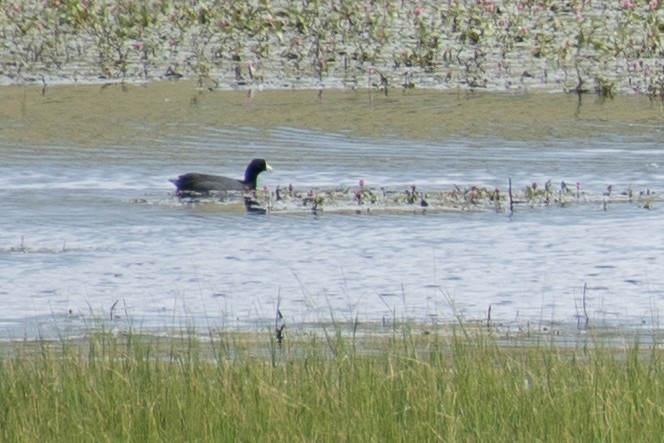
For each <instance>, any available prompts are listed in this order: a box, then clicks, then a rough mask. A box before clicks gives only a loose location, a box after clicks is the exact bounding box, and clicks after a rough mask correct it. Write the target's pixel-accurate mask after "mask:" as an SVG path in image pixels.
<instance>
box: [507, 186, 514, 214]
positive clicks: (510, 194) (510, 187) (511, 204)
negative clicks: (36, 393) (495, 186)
mask: <svg viewBox="0 0 664 443" xmlns="http://www.w3.org/2000/svg"><path fill="white" fill-rule="evenodd" d="M507 192H508V195H509V197H510V214H511V213H512V212H514V201H513V200H512V177H510V178H509V188H508V190H507Z"/></svg>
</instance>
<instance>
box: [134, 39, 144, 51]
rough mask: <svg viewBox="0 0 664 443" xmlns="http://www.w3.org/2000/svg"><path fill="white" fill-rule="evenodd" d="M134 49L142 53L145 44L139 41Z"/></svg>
mask: <svg viewBox="0 0 664 443" xmlns="http://www.w3.org/2000/svg"><path fill="white" fill-rule="evenodd" d="M134 49H135V50H137V51H141V50H142V49H143V42H142V41H141V40H137V41H136V42H135V43H134Z"/></svg>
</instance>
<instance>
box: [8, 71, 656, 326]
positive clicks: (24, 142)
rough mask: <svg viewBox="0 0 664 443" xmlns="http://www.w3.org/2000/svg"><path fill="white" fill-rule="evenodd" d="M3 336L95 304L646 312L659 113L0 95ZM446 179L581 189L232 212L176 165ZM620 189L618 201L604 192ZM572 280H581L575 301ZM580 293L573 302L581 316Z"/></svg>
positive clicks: (175, 314) (394, 179) (14, 91)
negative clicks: (548, 194)
mask: <svg viewBox="0 0 664 443" xmlns="http://www.w3.org/2000/svg"><path fill="white" fill-rule="evenodd" d="M0 94H3V96H4V101H3V103H4V106H2V109H0V112H1V113H2V117H3V120H4V121H5V126H4V127H3V128H2V130H0V159H1V163H0V198H1V200H2V211H3V217H2V218H1V219H0V226H1V229H0V267H1V269H2V286H1V287H0V296H1V297H2V301H3V309H2V315H0V337H6V338H16V337H23V336H28V337H33V336H37V335H45V336H52V335H55V334H62V333H63V331H78V330H80V328H85V327H89V326H94V325H96V324H98V323H97V322H101V321H106V320H107V319H109V318H110V317H111V316H113V318H114V321H115V323H116V324H118V325H119V324H122V325H123V326H127V325H129V324H130V325H132V326H133V327H136V328H140V329H143V330H153V329H159V330H160V329H168V328H180V327H195V328H200V329H205V328H256V327H260V328H262V327H270V325H271V324H272V322H273V321H274V320H273V319H274V313H275V309H276V306H277V303H278V300H279V303H280V310H281V312H282V313H283V315H284V317H285V321H286V322H287V324H290V325H296V324H308V323H310V322H313V323H316V322H322V321H327V320H330V319H331V318H333V319H334V320H336V321H354V320H355V319H357V320H359V321H362V322H370V323H375V324H378V325H380V324H383V323H384V322H391V321H392V320H394V319H397V320H404V319H409V320H415V321H421V322H424V323H431V322H433V323H443V322H452V321H455V320H456V319H457V318H459V317H460V318H462V319H465V320H469V321H470V320H482V321H484V320H485V319H486V318H487V315H488V312H489V308H490V310H491V313H490V315H491V320H492V321H494V322H496V323H503V324H514V325H515V327H519V326H520V325H525V324H542V323H547V324H549V323H550V322H560V323H563V324H572V325H575V324H577V322H579V321H582V322H585V318H586V315H587V317H588V318H589V321H590V322H591V324H600V323H601V324H613V325H615V324H618V325H631V326H634V327H640V326H641V325H645V326H647V327H657V326H659V312H660V309H661V308H662V307H664V274H662V269H663V268H664V231H663V230H662V229H661V228H662V226H663V222H664V212H663V211H662V208H664V203H660V202H659V199H658V197H657V196H658V194H659V193H661V192H663V191H662V188H661V184H662V181H663V179H664V172H663V170H662V168H663V167H664V145H662V140H663V139H664V138H663V135H664V134H663V133H664V126H663V122H664V117H663V113H662V108H661V104H659V103H652V102H648V101H645V100H642V99H639V98H635V97H623V98H619V99H616V100H615V101H612V102H607V103H600V102H597V101H595V100H594V99H593V98H589V99H586V101H585V102H582V103H579V102H578V100H577V98H576V97H570V96H561V95H524V96H507V95H498V94H493V95H491V94H486V95H483V96H475V95H472V94H471V95H468V94H465V93H446V94H442V93H427V92H419V93H417V94H415V93H413V94H411V95H403V96H398V97H397V96H395V97H382V96H375V97H369V96H368V94H367V92H363V91H355V92H349V91H346V92H334V91H325V92H324V94H322V96H319V95H318V94H317V93H316V91H279V92H274V91H271V92H270V91H264V92H261V91H258V92H255V93H249V92H248V91H227V92H214V93H209V92H198V91H196V90H195V89H194V88H193V87H192V86H191V85H188V84H152V85H148V86H147V87H135V86H130V87H129V90H126V89H125V90H124V91H122V90H121V89H120V87H119V86H111V87H109V88H106V89H102V88H100V87H99V86H69V87H66V88H60V89H54V90H49V91H47V92H46V94H45V95H41V94H40V91H39V89H37V88H35V89H29V88H27V89H23V88H3V89H2V90H0ZM253 157H264V158H266V159H268V161H269V162H270V164H271V165H272V166H273V168H274V171H273V172H272V173H269V174H268V173H264V174H263V175H261V177H260V184H261V185H265V186H269V187H270V188H272V189H273V188H274V187H276V186H277V185H280V186H285V185H288V184H291V183H292V184H293V185H294V186H295V187H296V188H298V189H309V188H311V187H320V188H325V187H341V188H352V187H353V186H356V185H357V182H358V180H359V178H363V179H364V180H365V182H366V186H369V187H374V188H376V189H379V188H380V187H385V188H387V189H394V190H404V189H407V188H408V187H409V186H410V184H413V183H414V184H417V186H418V189H421V190H423V191H432V192H433V191H439V190H443V191H449V190H451V189H453V188H454V186H455V185H457V186H459V187H460V188H466V187H469V186H472V185H477V186H482V187H487V188H490V189H493V188H495V187H498V188H500V189H501V190H503V191H505V190H506V189H507V186H508V180H509V179H510V178H511V180H512V182H513V186H514V188H515V190H521V189H522V188H524V187H525V186H529V185H531V183H532V182H537V183H539V184H541V185H542V186H543V184H544V183H545V182H546V181H547V180H549V179H551V180H552V182H553V183H555V184H556V186H558V183H560V181H562V180H565V181H566V182H567V183H576V182H579V183H580V186H581V187H582V189H583V190H584V192H588V195H596V196H602V194H603V193H604V192H606V189H607V186H608V185H612V187H613V193H612V194H611V195H607V196H602V197H600V198H597V199H590V200H588V199H585V200H584V199H581V200H582V201H579V200H577V201H575V200H574V199H572V201H571V202H570V204H566V205H564V206H563V205H560V204H555V203H554V204H548V205H546V204H533V205H528V204H522V205H518V206H517V207H516V209H515V211H514V213H511V214H510V213H509V211H507V210H506V208H505V207H504V206H503V207H502V208H501V209H500V210H498V211H495V210H455V211H429V212H426V211H422V210H421V209H418V208H415V209H412V210H411V209H407V210H404V211H396V212H395V211H386V212H382V213H381V212H372V213H371V214H367V213H366V211H361V215H357V214H355V213H354V212H352V211H351V212H344V211H334V210H328V211H326V210H325V208H324V207H323V210H322V211H319V212H318V214H317V215H313V214H312V213H311V211H308V210H305V209H303V210H302V211H299V212H298V211H288V212H283V213H281V212H279V211H275V212H273V213H270V214H268V215H260V216H259V215H254V214H247V213H246V212H244V211H243V210H237V209H236V208H235V207H232V206H228V205H224V204H215V203H208V204H188V203H186V202H181V201H179V200H178V199H177V198H176V197H174V195H173V187H172V185H171V184H170V183H169V182H168V179H169V178H173V177H175V176H177V175H178V174H180V173H183V172H189V171H194V170H195V171H199V172H211V173H219V174H224V175H231V176H237V177H240V176H241V175H242V172H243V170H244V166H245V165H246V163H247V161H248V160H249V159H250V158H253ZM627 189H631V190H632V191H633V193H634V195H635V196H638V195H639V193H643V194H647V193H650V194H651V196H652V198H649V197H648V196H645V197H644V196H641V197H635V198H634V199H633V200H632V201H631V202H630V201H627V200H626V199H625V198H624V197H621V192H626V190H627ZM584 285H586V286H587V287H586V290H585V295H584ZM584 302H585V311H584V306H583V305H584Z"/></svg>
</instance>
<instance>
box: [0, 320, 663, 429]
mask: <svg viewBox="0 0 664 443" xmlns="http://www.w3.org/2000/svg"><path fill="white" fill-rule="evenodd" d="M467 332H468V331H467V329H465V330H464V331H463V333H455V331H454V330H448V331H446V332H442V331H439V332H434V333H429V334H426V335H424V334H419V333H418V334H416V333H412V332H411V331H410V329H408V328H404V329H403V330H402V331H399V330H395V331H394V332H393V333H392V334H388V335H377V334H372V335H369V336H362V337H355V338H353V337H350V338H349V337H348V336H346V335H345V334H343V333H340V331H338V330H334V329H333V330H332V332H330V331H329V330H328V331H327V332H326V333H325V334H315V333H311V332H299V333H296V332H292V331H291V333H290V334H289V335H287V340H286V341H285V343H284V347H283V349H278V348H277V347H276V346H275V344H274V341H273V340H272V339H271V338H270V337H269V336H268V334H265V335H262V334H260V333H258V334H253V335H250V336H248V335H246V334H241V333H229V334H223V335H212V334H211V335H210V336H208V337H200V336H196V335H194V334H191V335H185V336H182V337H175V338H158V337H147V336H142V335H140V334H129V335H121V336H114V335H111V334H106V333H100V334H95V335H91V336H90V338H87V339H85V340H83V341H76V342H74V341H72V342H57V343H48V342H39V343H33V342H20V343H13V344H11V345H9V347H10V348H11V349H7V350H6V351H7V352H5V356H4V357H3V358H2V360H0V441H3V442H18V441H20V442H44V441H63V442H64V441H81V442H82V441H85V442H96V441H112V442H114V441H122V442H131V441H135V442H151V441H154V442H157V441H159V442H162V441H169V442H170V441H175V442H177V441H187V442H196V441H215V442H219V441H307V442H312V441H335V442H336V441H357V442H370V441H377V442H385V441H435V440H442V441H509V442H514V441H523V442H535V441H556V442H558V441H587V442H590V441H658V440H659V438H660V436H661V435H662V434H663V433H664V406H662V405H664V377H663V376H664V372H663V371H664V364H663V360H662V352H661V351H660V350H659V349H657V347H649V348H648V349H641V348H640V347H639V346H638V345H637V344H636V342H635V344H634V345H633V346H628V347H625V348H618V347H615V346H610V345H603V344H601V343H600V342H601V339H598V340H595V341H594V344H592V345H590V346H578V347H577V346H561V345H556V344H554V343H553V342H548V341H546V340H543V341H540V342H535V343H534V344H532V343H530V344H528V343H526V342H525V341H524V342H523V343H511V344H508V343H506V342H505V341H504V340H502V341H501V340H499V339H497V338H494V337H493V336H491V335H490V334H489V333H488V332H486V331H470V332H469V333H468V334H466V333H467Z"/></svg>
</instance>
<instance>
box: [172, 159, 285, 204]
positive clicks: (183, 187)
mask: <svg viewBox="0 0 664 443" xmlns="http://www.w3.org/2000/svg"><path fill="white" fill-rule="evenodd" d="M271 170H272V168H271V167H270V165H268V164H267V162H266V161H265V160H263V159H262V158H255V159H253V160H252V161H250V162H249V164H248V165H247V169H246V170H245V171H244V180H238V179H235V178H230V177H223V176H221V175H211V174H200V173H197V172H189V173H187V174H182V175H181V176H179V177H178V178H174V179H171V180H170V182H171V183H173V184H174V185H175V187H176V188H177V191H176V194H177V195H179V196H190V195H205V194H209V193H211V192H227V191H244V192H250V191H255V190H256V180H257V179H258V174H260V173H261V172H263V171H271Z"/></svg>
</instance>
